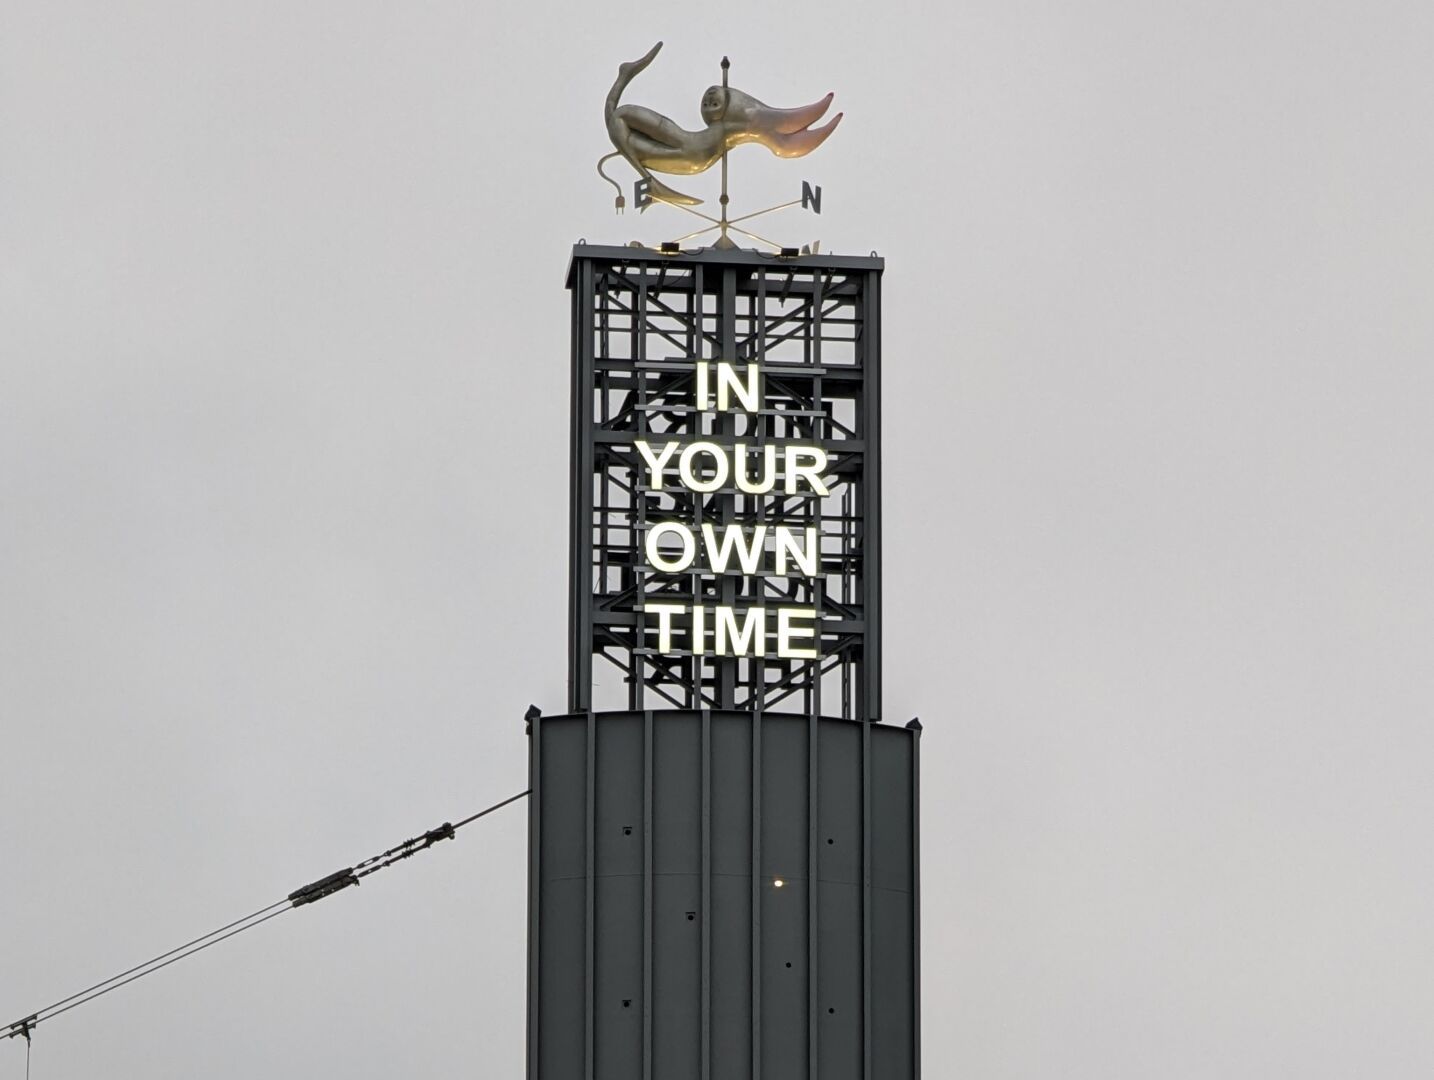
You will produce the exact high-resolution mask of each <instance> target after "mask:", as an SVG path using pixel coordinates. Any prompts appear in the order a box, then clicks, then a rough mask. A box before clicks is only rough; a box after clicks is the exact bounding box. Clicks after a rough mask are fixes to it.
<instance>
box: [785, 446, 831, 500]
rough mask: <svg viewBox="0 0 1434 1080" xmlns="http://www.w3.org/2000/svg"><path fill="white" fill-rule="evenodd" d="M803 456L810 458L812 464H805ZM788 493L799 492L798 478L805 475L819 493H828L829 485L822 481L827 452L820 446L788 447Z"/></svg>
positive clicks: (786, 459) (786, 457) (786, 456)
mask: <svg viewBox="0 0 1434 1080" xmlns="http://www.w3.org/2000/svg"><path fill="white" fill-rule="evenodd" d="M802 458H810V459H811V464H810V465H803V464H802V463H801V459H802ZM785 461H786V474H787V494H788V495H795V494H796V493H797V478H798V477H800V476H805V477H806V478H807V483H809V484H811V485H812V490H813V491H815V492H816V493H817V494H818V495H826V494H827V493H828V492H827V486H826V485H825V484H823V483H822V473H824V472H826V468H827V452H826V451H825V450H823V449H822V448H821V447H820V446H789V447H787V449H786V455H785Z"/></svg>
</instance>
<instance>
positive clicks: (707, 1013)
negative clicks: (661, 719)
mask: <svg viewBox="0 0 1434 1080" xmlns="http://www.w3.org/2000/svg"><path fill="white" fill-rule="evenodd" d="M701 738H702V748H701V760H702V766H701V767H702V910H701V912H700V917H701V919H702V1001H701V1010H702V1056H701V1058H700V1059H699V1060H700V1062H701V1064H700V1068H701V1076H702V1080H710V1077H711V1075H712V710H711V709H703V710H702V736H701Z"/></svg>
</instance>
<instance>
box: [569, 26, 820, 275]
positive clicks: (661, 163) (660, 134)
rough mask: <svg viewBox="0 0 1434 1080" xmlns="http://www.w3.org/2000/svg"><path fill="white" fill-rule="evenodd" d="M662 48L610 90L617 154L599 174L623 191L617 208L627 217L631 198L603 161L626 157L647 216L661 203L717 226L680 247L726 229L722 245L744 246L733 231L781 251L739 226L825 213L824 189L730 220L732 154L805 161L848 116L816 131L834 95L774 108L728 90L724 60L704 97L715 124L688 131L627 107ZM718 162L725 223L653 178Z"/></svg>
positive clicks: (622, 69)
mask: <svg viewBox="0 0 1434 1080" xmlns="http://www.w3.org/2000/svg"><path fill="white" fill-rule="evenodd" d="M661 48H662V42H660V41H659V42H658V43H657V44H656V45H654V46H653V47H652V48H651V49H649V50H648V52H647V55H646V56H644V57H642V59H640V60H632V61H629V62H628V63H625V64H622V65H621V66H619V67H618V69H617V81H616V82H614V83H613V84H612V89H611V90H609V91H608V95H607V103H606V106H605V108H604V110H603V113H604V117H605V119H606V121H607V132H608V136H609V137H610V138H611V139H612V144H613V146H615V147H617V149H616V150H614V151H613V152H612V153H611V154H607V155H606V156H604V157H602V158H600V159H599V160H598V166H597V169H598V174H599V175H600V176H602V178H603V179H604V180H606V181H607V182H608V183H609V184H611V185H612V186H613V187H614V188H616V189H617V199H616V206H617V209H618V210H619V211H621V210H622V209H623V207H624V206H625V205H626V200H625V199H624V198H623V194H622V188H621V187H620V186H619V185H618V183H617V181H616V180H614V179H613V178H612V177H610V176H608V175H607V173H605V172H604V171H603V163H604V162H607V161H610V160H611V159H612V158H615V157H621V158H624V159H625V160H626V161H627V163H628V164H629V165H631V166H632V167H633V168H634V169H636V170H637V173H638V176H639V179H638V181H637V184H636V185H635V198H634V202H635V203H636V205H637V207H638V209H639V210H646V209H647V207H648V206H649V205H651V204H652V203H654V202H661V203H666V204H667V205H669V206H675V207H678V208H679V209H682V210H685V211H687V212H688V213H689V214H693V215H695V216H696V217H699V218H702V219H703V220H704V221H707V222H710V224H709V225H708V226H707V227H706V228H702V229H698V230H697V231H696V232H693V233H689V234H687V235H686V236H683V237H680V238H679V240H678V241H677V242H678V243H681V242H682V241H684V240H691V239H693V238H694V237H697V236H701V235H703V234H704V233H709V232H712V231H713V230H719V231H720V235H719V236H718V238H717V241H716V243H715V245H714V246H715V247H719V248H731V247H736V244H735V243H734V242H733V241H732V239H731V238H730V237H729V236H728V233H729V231H730V232H737V233H741V234H742V235H743V236H747V237H750V238H751V239H753V240H757V241H759V242H761V243H764V244H770V245H771V246H772V247H775V248H780V247H781V245H780V244H777V243H775V242H773V241H771V240H767V239H765V238H763V237H760V236H758V235H756V234H755V233H752V232H748V231H747V230H746V229H740V228H738V227H737V225H738V223H739V222H743V221H750V220H751V219H753V218H756V217H760V216H761V215H763V214H769V213H771V212H772V211H774V210H782V209H785V208H786V207H788V206H795V205H797V203H801V204H802V205H803V206H808V205H810V206H812V207H813V209H815V210H816V212H818V213H820V212H821V188H819V187H818V188H813V187H812V186H811V185H810V184H806V183H803V185H802V197H801V198H800V199H794V200H792V201H791V202H787V203H782V204H781V205H780V206H773V207H769V208H768V209H766V210H759V211H757V212H756V213H752V214H745V215H743V216H742V217H739V218H733V219H730V220H729V219H728V217H727V153H728V151H730V150H731V149H732V148H733V147H736V146H741V145H742V144H743V143H758V144H760V145H762V146H765V147H766V148H767V149H768V150H770V151H771V152H772V153H774V154H776V155H777V156H778V157H783V158H798V157H805V156H806V155H807V154H810V153H811V152H812V151H813V150H815V149H816V148H817V147H818V146H820V145H821V144H822V143H823V142H825V141H826V139H827V136H828V135H830V134H831V133H832V132H833V131H835V130H836V126H837V124H839V123H840V122H841V118H842V114H841V113H837V114H836V116H834V117H832V118H831V119H830V120H829V121H827V122H826V123H825V124H823V125H822V126H821V127H812V125H813V124H815V123H816V122H817V121H818V120H820V119H821V118H822V117H823V116H824V115H825V114H826V111H827V108H828V107H829V106H830V105H831V103H832V95H831V94H828V95H827V96H826V97H824V98H822V99H821V100H820V101H816V102H813V103H812V104H811V105H805V106H802V107H801V108H797V109H773V108H771V107H770V106H767V105H764V104H763V103H762V102H760V101H758V100H757V99H756V98H754V97H752V96H751V95H750V94H744V93H743V92H742V91H741V90H738V89H736V88H735V87H731V86H728V85H727V69H728V67H729V66H730V65H729V63H728V60H727V58H726V57H725V56H724V57H723V58H722V85H721V86H710V87H708V88H707V92H706V93H705V94H703V95H702V119H703V120H705V121H706V122H707V126H706V127H704V128H702V129H701V130H700V131H688V130H687V129H686V128H683V127H681V126H680V125H678V124H677V123H675V122H674V121H673V120H671V119H670V118H668V117H666V116H663V115H662V114H661V113H659V112H657V111H655V110H653V109H648V108H645V107H644V106H642V105H621V104H619V100H620V99H621V97H622V93H623V91H624V90H626V89H627V85H628V83H630V82H632V80H633V79H634V78H636V76H637V75H638V73H640V72H641V71H642V70H643V69H645V68H646V67H647V66H648V65H649V64H651V63H652V61H653V59H654V58H655V57H656V56H657V53H658V50H660V49H661ZM718 162H721V164H722V198H721V205H722V216H721V217H720V218H714V217H709V216H708V215H707V214H704V213H701V212H699V211H697V210H693V209H692V207H694V206H700V205H701V204H702V200H701V199H697V198H694V197H692V196H691V195H685V194H683V193H682V192H680V191H674V190H673V189H672V188H670V187H668V186H667V185H666V184H664V183H663V182H662V181H661V180H659V179H657V177H655V176H654V175H653V173H655V172H660V173H667V174H669V175H675V176H695V175H696V174H697V173H701V172H706V171H707V170H708V169H710V168H711V167H712V166H713V165H716V164H717V163H718Z"/></svg>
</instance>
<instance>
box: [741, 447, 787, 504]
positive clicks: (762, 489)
mask: <svg viewBox="0 0 1434 1080" xmlns="http://www.w3.org/2000/svg"><path fill="white" fill-rule="evenodd" d="M760 449H761V451H762V479H760V480H758V481H757V482H756V483H755V484H754V483H752V482H751V481H749V480H748V479H747V447H746V446H744V445H743V444H742V443H738V444H737V447H736V449H735V450H734V451H733V453H732V457H733V458H734V459H735V460H734V461H733V463H732V471H733V472H734V473H735V474H736V476H737V490H739V491H745V492H746V493H747V494H748V495H765V494H766V493H767V492H769V491H771V490H772V488H773V487H775V486H776V484H777V448H776V447H775V446H763V447H761V448H760Z"/></svg>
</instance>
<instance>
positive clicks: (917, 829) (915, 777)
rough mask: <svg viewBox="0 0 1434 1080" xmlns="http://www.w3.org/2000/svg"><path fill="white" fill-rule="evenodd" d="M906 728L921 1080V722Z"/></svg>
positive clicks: (916, 1057) (915, 1028) (915, 1026)
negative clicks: (908, 732)
mask: <svg viewBox="0 0 1434 1080" xmlns="http://www.w3.org/2000/svg"><path fill="white" fill-rule="evenodd" d="M906 726H907V728H908V730H910V731H911V935H912V950H911V970H912V987H911V1001H912V1014H913V1015H912V1018H911V1023H912V1036H913V1039H914V1042H915V1045H914V1046H912V1048H911V1060H912V1062H913V1064H914V1066H915V1072H916V1075H915V1077H914V1080H921V722H920V721H919V720H913V721H912V722H911V723H909V724H907V725H906Z"/></svg>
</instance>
